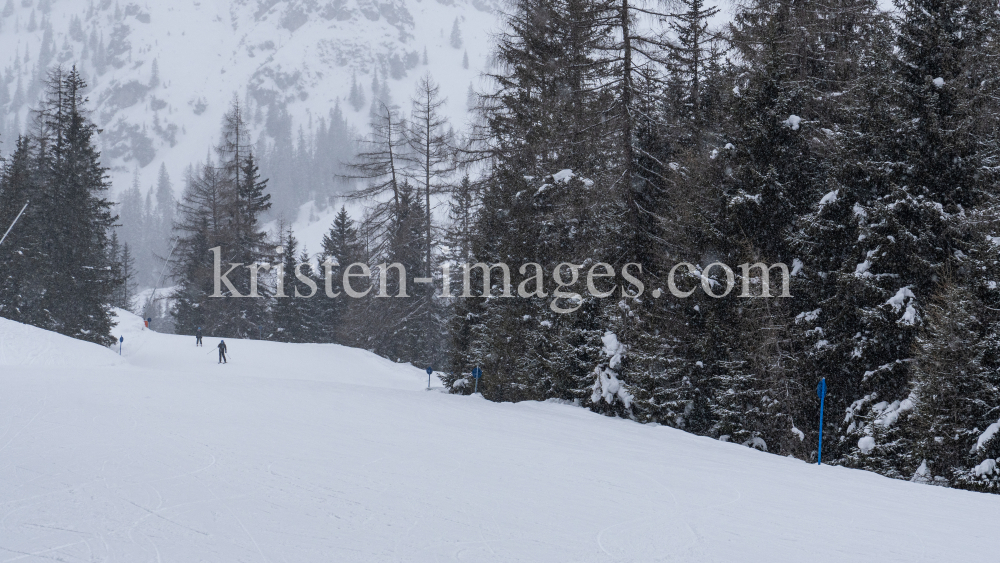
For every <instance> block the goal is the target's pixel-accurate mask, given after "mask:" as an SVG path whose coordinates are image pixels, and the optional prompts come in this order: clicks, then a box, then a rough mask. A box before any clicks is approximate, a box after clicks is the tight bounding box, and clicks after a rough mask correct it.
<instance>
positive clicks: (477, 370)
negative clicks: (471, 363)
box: [472, 366, 483, 395]
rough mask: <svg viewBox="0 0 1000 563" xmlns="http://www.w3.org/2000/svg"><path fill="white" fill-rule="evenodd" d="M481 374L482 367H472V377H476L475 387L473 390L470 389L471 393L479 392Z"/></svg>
mask: <svg viewBox="0 0 1000 563" xmlns="http://www.w3.org/2000/svg"><path fill="white" fill-rule="evenodd" d="M482 376H483V368H481V367H479V366H476V367H474V368H472V377H474V378H475V379H476V388H475V390H473V391H472V394H473V395H475V394H476V393H478V392H479V378H480V377H482Z"/></svg>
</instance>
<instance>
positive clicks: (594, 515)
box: [0, 313, 1000, 563]
mask: <svg viewBox="0 0 1000 563" xmlns="http://www.w3.org/2000/svg"><path fill="white" fill-rule="evenodd" d="M122 317H123V320H122V323H121V324H120V326H119V328H118V329H117V330H116V334H121V335H123V336H124V337H125V341H124V350H123V351H124V355H123V356H122V357H121V362H120V363H118V364H115V362H111V363H110V364H109V362H108V361H107V359H108V358H111V359H112V360H119V357H118V356H117V355H116V354H114V353H112V352H110V351H108V350H106V349H104V348H100V347H98V346H96V345H92V344H85V343H79V342H74V341H71V340H69V339H67V338H64V337H59V336H57V335H52V334H49V333H45V332H44V331H39V330H37V329H31V328H29V327H24V326H23V325H17V324H16V323H11V322H9V321H8V322H3V323H0V342H2V343H4V348H3V350H5V354H8V355H7V356H4V357H6V358H10V360H9V361H6V360H5V361H4V362H3V370H0V405H2V408H0V561H43V560H45V561H49V560H57V561H108V562H114V561H121V562H129V563H133V562H144V561H261V562H267V561H275V562H277V561H294V562H299V563H308V562H321V561H322V562H328V561H358V562H362V561H372V562H376V561H377V562H384V561H413V562H422V561H428V562H429V561H531V562H536V561H545V562H562V561H566V562H569V561H573V562H611V561H636V562H640V561H641V562H646V561H683V562H686V563H695V562H733V561H739V562H741V563H780V562H795V563H798V562H801V561H816V562H827V561H829V562H838V563H841V562H844V561H878V562H880V563H894V562H901V563H902V562H912V561H988V560H991V559H992V558H994V557H995V552H996V539H995V538H996V531H995V529H996V522H997V521H998V519H1000V497H997V496H996V495H987V494H976V493H969V492H964V491H957V490H951V489H944V488H940V487H931V486H926V485H916V484H912V483H906V482H901V481H894V480H890V479H886V478H884V477H880V476H878V475H875V474H873V473H867V472H863V471H855V470H849V469H843V468H839V467H828V466H823V467H817V466H815V465H809V464H806V463H803V462H801V461H798V460H794V459H787V458H782V457H778V456H773V455H769V454H766V453H762V452H757V451H755V450H752V449H749V448H746V447H742V446H739V445H737V444H731V443H723V442H718V441H714V440H711V439H708V438H701V437H695V436H692V435H690V434H685V433H683V432H681V431H679V430H675V429H671V428H666V427H658V426H654V425H640V424H636V423H634V422H630V421H627V420H622V419H615V418H607V417H602V416H599V415H597V414H594V413H591V412H589V411H587V410H585V409H581V408H577V407H573V406H570V405H564V404H555V403H534V402H524V403H519V404H510V403H499V404H498V403H490V402H487V401H483V400H482V399H480V398H476V397H475V396H473V397H463V396H456V395H447V394H443V393H439V392H437V389H435V390H432V391H430V392H427V391H425V387H426V385H427V376H426V375H425V374H424V373H423V372H422V370H418V369H415V368H413V367H411V366H407V365H400V364H394V363H392V362H390V361H388V360H385V359H382V358H378V357H376V356H374V355H372V354H369V353H367V352H364V351H361V350H355V349H350V348H344V347H341V346H336V345H318V344H279V343H275V342H254V341H239V340H230V341H228V342H227V344H228V345H229V350H230V358H229V363H228V364H226V365H219V364H218V363H216V361H217V360H216V351H215V349H214V346H215V344H216V343H217V342H218V339H216V338H211V337H206V339H205V347H204V348H195V346H194V338H191V337H184V336H173V335H164V334H159V333H155V332H151V331H148V330H143V329H142V323H141V321H140V320H139V319H138V317H134V316H130V315H127V314H124V313H123V314H122ZM39 341H41V342H44V345H43V346H42V348H44V353H45V354H46V355H48V356H52V357H75V358H76V359H77V361H76V362H75V363H74V364H73V365H44V364H40V363H38V362H34V361H31V360H30V356H31V353H30V352H29V353H26V354H24V355H23V356H22V357H21V358H22V359H21V360H16V361H15V359H14V358H13V357H12V356H10V355H9V354H10V353H11V350H12V348H18V347H20V346H22V345H27V346H31V345H32V343H33V342H34V343H37V342H39ZM22 360H23V361H22ZM490 376H491V374H486V375H485V377H490ZM433 384H434V386H435V388H438V387H439V385H440V384H439V382H438V381H437V380H436V379H435V380H434V381H433ZM991 553H992V554H994V555H990V554H991Z"/></svg>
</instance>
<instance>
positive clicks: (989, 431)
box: [976, 420, 1000, 450]
mask: <svg viewBox="0 0 1000 563" xmlns="http://www.w3.org/2000/svg"><path fill="white" fill-rule="evenodd" d="M997 432H1000V420H998V421H996V422H994V423H993V424H991V425H989V426H987V427H986V432H983V433H982V434H980V435H979V439H978V440H976V449H977V450H981V449H983V446H984V445H986V444H987V443H988V442H989V441H990V440H992V439H993V436H995V435H996V433H997Z"/></svg>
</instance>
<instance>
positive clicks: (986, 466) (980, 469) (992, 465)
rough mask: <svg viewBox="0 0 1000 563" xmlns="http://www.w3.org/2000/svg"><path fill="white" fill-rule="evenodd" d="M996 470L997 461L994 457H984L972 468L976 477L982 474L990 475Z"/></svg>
mask: <svg viewBox="0 0 1000 563" xmlns="http://www.w3.org/2000/svg"><path fill="white" fill-rule="evenodd" d="M996 470H997V461H996V460H995V459H984V460H983V462H982V463H980V464H979V465H977V466H976V467H975V468H973V471H974V472H975V473H976V477H982V476H983V475H992V474H993V472H994V471H996Z"/></svg>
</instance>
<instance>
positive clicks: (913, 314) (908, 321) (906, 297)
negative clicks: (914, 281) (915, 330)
mask: <svg viewBox="0 0 1000 563" xmlns="http://www.w3.org/2000/svg"><path fill="white" fill-rule="evenodd" d="M915 301H916V297H915V296H914V295H913V292H912V291H910V286H906V287H903V288H900V290H899V291H897V292H896V294H895V295H893V296H892V297H891V298H890V299H889V300H888V301H886V302H885V303H886V305H891V306H892V309H893V310H894V311H896V312H899V310H900V309H901V308H903V305H904V303H905V305H906V310H905V311H904V312H903V316H902V317H900V319H899V321H898V322H899V323H900V324H904V325H913V324H916V323H917V322H919V321H920V315H919V314H918V313H917V309H916V308H915V307H914V306H913V303H914V302H915Z"/></svg>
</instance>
